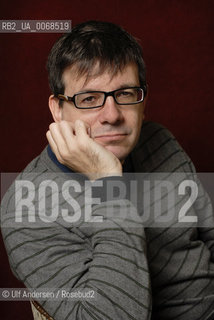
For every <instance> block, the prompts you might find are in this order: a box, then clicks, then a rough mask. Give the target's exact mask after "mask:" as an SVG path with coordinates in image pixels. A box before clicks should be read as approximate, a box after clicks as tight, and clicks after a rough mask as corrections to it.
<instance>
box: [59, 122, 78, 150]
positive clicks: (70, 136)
mask: <svg viewBox="0 0 214 320" xmlns="http://www.w3.org/2000/svg"><path fill="white" fill-rule="evenodd" d="M59 126H60V132H61V135H62V137H63V139H64V143H65V144H66V146H67V148H68V149H69V150H70V148H71V147H72V145H74V142H75V132H74V125H73V124H72V122H68V121H64V120H63V121H61V122H60V123H59Z"/></svg>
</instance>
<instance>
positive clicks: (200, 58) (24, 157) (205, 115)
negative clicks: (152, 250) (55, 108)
mask: <svg viewBox="0 0 214 320" xmlns="http://www.w3.org/2000/svg"><path fill="white" fill-rule="evenodd" d="M213 12H214V2H213V1H212V0H210V1H209V0H205V1H201V0H188V1H186V0H164V1H163V0H162V1H161V0H156V1H155V0H147V1H144V0H139V1H135V2H134V1H125V0H118V1H115V0H102V1H100V0H90V1H86V0H85V1H83V0H78V1H57V0H52V1H42V0H37V1H28V2H27V1H26V0H21V1H10V2H9V1H8V2H7V3H6V1H5V2H4V3H3V2H1V4H0V19H17V20H19V19H23V20H29V19H52V20H54V19H68V20H72V22H73V24H77V23H79V22H82V21H85V20H89V19H98V20H106V21H112V22H115V23H118V24H120V25H122V26H123V27H124V28H125V29H127V30H128V31H130V32H131V33H132V34H133V35H135V36H136V37H137V38H139V39H141V43H142V46H143V51H144V58H145V61H146V64H147V72H148V83H149V98H148V102H147V119H152V120H154V121H157V122H160V123H162V124H164V125H165V126H166V127H168V128H169V129H170V130H171V131H172V132H173V134H174V135H175V136H176V137H177V139H178V140H179V142H180V143H181V144H182V146H183V147H184V149H185V150H186V151H187V153H188V154H189V155H190V157H191V158H192V160H193V162H194V163H195V165H196V168H197V170H198V171H207V172H209V171H214V152H213V134H212V132H213V125H214V123H213V115H214V109H213V107H214V104H213V102H214V98H213V82H214V81H213V80H214V68H213V57H214V41H213V35H214V20H213ZM58 36H59V34H51V33H50V34H48V33H47V34H44V33H37V34H17V33H16V34H0V72H1V77H0V90H1V108H0V112H1V116H0V121H1V125H0V130H1V157H0V169H1V172H16V171H20V170H22V169H23V168H24V167H25V166H26V165H27V163H28V162H29V161H30V160H31V159H33V158H34V157H35V156H36V155H37V154H39V153H40V151H41V150H42V149H43V147H44V146H45V145H46V143H47V142H46V138H45V132H46V130H47V128H48V125H49V123H50V122H51V117H50V114H49V110H48V104H47V100H48V96H49V94H50V91H49V87H48V82H47V72H46V69H45V64H46V59H47V55H48V52H49V50H50V48H51V47H52V45H53V43H54V41H55V40H56V39H57V38H58ZM0 250H1V251H0V255H1V257H0V259H1V260H0V261H1V282H0V287H20V284H19V283H18V282H17V281H16V280H15V278H14V277H13V276H12V274H11V272H10V270H9V265H8V262H7V257H6V253H5V250H4V247H3V245H2V244H1V247H0ZM1 304H2V308H1V319H5V320H7V319H14V318H15V319H21V320H22V319H23V320H24V319H32V316H31V312H30V308H29V305H28V303H24V302H4V303H3V302H2V303H1ZM17 313H18V315H17V316H15V315H16V314H17Z"/></svg>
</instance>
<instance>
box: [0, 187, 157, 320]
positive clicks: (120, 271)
mask: <svg viewBox="0 0 214 320" xmlns="http://www.w3.org/2000/svg"><path fill="white" fill-rule="evenodd" d="M97 190H98V189H97ZM100 190H101V189H100ZM83 193H84V192H82V193H80V194H78V197H76V198H75V199H74V198H73V202H72V210H71V206H70V212H68V211H67V212H68V215H67V220H66V219H63V215H62V216H61V217H58V218H57V219H55V220H53V221H51V222H49V223H47V222H44V221H42V219H41V208H40V211H39V209H38V203H39V201H41V198H39V196H38V198H37V200H35V201H34V202H32V207H31V210H30V216H31V218H32V217H33V216H34V213H35V216H36V221H35V222H29V211H28V212H27V211H26V212H25V210H26V208H23V210H24V214H23V216H25V214H26V217H27V218H26V219H24V218H23V221H22V222H21V223H18V222H16V221H15V215H16V214H17V212H16V208H15V205H14V201H15V195H14V194H15V192H14V185H13V186H12V187H11V188H10V190H9V191H8V193H7V194H6V196H5V198H4V200H3V203H2V216H1V227H2V234H3V238H4V242H5V246H6V249H7V253H8V257H9V261H10V264H11V268H12V270H13V272H14V274H15V275H16V276H17V277H18V279H19V280H21V281H22V282H23V283H24V284H25V286H26V287H28V288H34V289H36V288H38V289H44V291H45V290H46V289H47V288H48V289H49V290H52V291H55V292H58V290H61V291H60V292H62V290H63V289H64V290H65V291H66V292H72V291H74V290H91V292H94V293H95V295H94V298H91V299H78V300H77V299H72V298H69V297H66V298H64V299H58V300H56V301H55V300H53V299H49V300H48V299H47V300H45V301H44V300H40V299H38V302H39V303H40V304H41V305H42V307H43V308H44V309H45V310H46V311H47V312H48V313H49V314H50V315H51V316H52V317H53V318H54V319H55V320H61V319H63V320H65V319H87V320H88V319H136V320H137V319H141V320H143V319H150V312H151V310H150V309H151V292H150V279H149V272H148V265H147V257H146V249H145V248H146V240H145V233H144V228H143V224H142V223H141V222H140V221H139V218H138V215H137V213H136V209H135V207H134V206H133V204H132V203H131V202H130V201H129V200H128V199H119V200H115V199H113V200H109V201H101V202H100V203H97V204H93V205H92V206H91V210H92V211H91V219H92V220H91V221H85V216H84V215H83V212H84V210H83V209H85V202H84V201H86V202H87V201H90V199H87V197H86V198H84V199H83ZM96 195H97V196H99V192H98V191H97V193H96ZM40 196H41V195H40ZM55 196H56V195H55ZM61 196H62V195H61V194H60V197H61ZM45 197H46V198H48V196H47V194H46V195H45ZM100 198H102V197H101V196H100ZM35 199H36V196H35ZM81 199H83V200H81ZM61 201H63V200H62V199H60V201H59V203H60V206H59V207H60V208H62V207H63V206H62V202H61ZM64 202H65V201H64ZM34 208H35V211H34V210H33V209H34ZM52 210H54V207H53V206H52ZM78 210H81V214H80V215H79V217H80V219H79V220H78V221H77V222H76V223H69V222H68V221H69V219H71V217H72V215H74V214H77V211H78ZM61 211H62V210H61ZM64 212H66V207H64ZM43 214H44V212H43ZM51 214H52V212H51V209H50V204H48V206H47V208H46V212H45V216H46V217H47V216H49V217H50V215H51ZM83 216H84V217H83ZM43 217H44V216H43ZM97 218H98V220H99V219H100V218H101V220H100V222H96V219H97Z"/></svg>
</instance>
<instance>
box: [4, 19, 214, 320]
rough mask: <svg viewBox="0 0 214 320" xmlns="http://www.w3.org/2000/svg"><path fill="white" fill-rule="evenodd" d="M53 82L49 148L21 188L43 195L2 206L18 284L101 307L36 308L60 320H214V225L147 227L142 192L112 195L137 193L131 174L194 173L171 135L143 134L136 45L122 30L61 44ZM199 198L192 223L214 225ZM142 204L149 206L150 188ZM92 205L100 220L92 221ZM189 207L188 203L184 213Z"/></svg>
mask: <svg viewBox="0 0 214 320" xmlns="http://www.w3.org/2000/svg"><path fill="white" fill-rule="evenodd" d="M48 72H49V82H50V87H51V90H52V92H53V94H52V95H51V96H50V98H49V107H50V110H51V113H52V115H53V119H54V123H52V124H51V125H50V127H49V131H48V132H47V139H48V142H49V146H48V147H47V148H46V149H45V150H44V151H43V152H42V154H41V155H40V156H39V157H37V158H36V159H35V160H33V161H32V162H31V163H30V164H29V165H28V167H27V168H26V169H25V171H24V172H23V173H22V174H21V176H20V177H19V179H22V180H23V181H26V180H31V181H32V182H33V185H32V184H27V186H29V185H30V187H29V189H28V193H25V194H24V196H25V197H30V196H31V195H32V196H31V199H30V200H29V202H28V204H29V203H30V205H28V208H27V209H26V207H27V204H26V203H25V206H21V205H20V202H21V201H23V200H22V198H24V197H22V194H21V193H20V192H19V191H20V189H21V187H20V188H17V184H16V185H12V187H11V188H10V190H9V191H8V193H7V194H6V196H5V198H4V201H3V205H2V207H3V210H2V212H3V214H2V233H3V237H4V241H5V245H6V249H7V252H8V256H9V259H10V263H11V267H12V270H13V271H14V274H15V275H16V276H17V277H18V278H19V279H20V280H21V281H23V282H24V283H25V285H26V286H27V287H29V288H39V289H45V288H51V289H53V290H56V289H63V288H66V289H67V290H70V291H71V290H74V289H81V290H82V289H83V288H87V289H90V290H94V292H95V293H96V297H95V299H91V300H87V299H78V300H74V299H73V300H72V299H68V298H66V297H65V298H64V299H62V300H56V301H53V299H52V300H51V299H49V300H48V299H46V300H45V301H42V300H41V299H39V298H38V299H36V300H37V301H39V302H40V304H41V305H42V306H43V308H44V309H45V310H46V311H47V312H48V313H49V314H50V315H51V316H52V317H53V318H54V319H56V320H57V319H63V320H64V319H159V320H160V319H164V320H165V319H178V320H181V319H182V320H186V319H188V320H196V319H198V320H199V319H200V320H205V319H206V320H208V319H209V320H211V319H213V317H214V252H213V248H214V246H213V244H214V229H213V228H212V226H213V225H211V227H210V228H203V229H202V228H196V226H195V225H192V224H190V226H189V227H188V228H187V227H186V228H184V227H183V228H182V227H178V228H176V227H175V226H177V223H176V221H173V223H174V227H173V228H169V225H167V227H165V228H163V227H162V228H161V227H160V228H154V227H153V228H152V227H150V228H148V226H149V223H144V222H145V219H144V217H145V212H144V209H143V210H142V212H140V211H141V209H142V208H141V205H142V202H141V203H140V205H139V204H138V203H133V202H134V201H132V199H131V195H133V194H135V192H132V187H130V188H129V192H126V193H124V194H123V196H121V194H119V196H118V197H116V196H115V194H114V193H113V192H110V193H109V190H108V186H109V185H108V183H111V182H113V184H114V182H115V181H116V182H117V183H124V185H125V186H127V188H128V182H127V180H126V179H123V178H124V176H125V174H124V172H130V173H132V175H134V174H135V173H137V172H139V173H140V172H141V173H142V172H150V173H151V172H162V173H172V172H179V173H180V172H181V174H182V177H184V178H185V177H188V173H189V172H190V173H191V172H193V173H194V167H193V165H192V163H191V161H190V160H189V158H188V157H187V156H186V154H185V153H184V152H183V150H182V149H181V147H180V146H179V145H178V143H177V142H176V141H175V139H174V138H173V136H172V135H171V134H170V133H169V132H168V131H167V130H166V129H165V128H163V127H162V126H159V125H157V124H154V123H150V122H147V123H145V124H143V126H142V122H143V119H144V108H145V97H146V94H147V86H146V76H145V65H144V61H143V58H142V52H141V48H140V46H139V44H138V43H137V41H136V40H135V39H134V38H133V37H132V36H131V35H129V34H128V33H127V32H125V31H124V30H123V29H122V28H120V27H119V26H117V25H114V24H111V23H106V22H97V21H89V22H86V23H83V24H80V25H78V26H76V27H75V28H74V29H73V31H72V32H71V33H70V34H66V35H64V36H62V37H61V38H60V39H59V40H58V41H57V42H56V44H55V45H54V47H53V48H52V50H51V53H50V55H49V58H48ZM32 174H33V175H32ZM29 176H30V177H31V179H29ZM69 177H72V179H71V178H70V181H69ZM173 179H175V178H174V176H173ZM32 182H31V183H32ZM141 182H142V181H141ZM55 183H56V184H55ZM33 186H36V187H35V189H33V188H34V187H33ZM58 186H60V188H59V189H60V192H58V189H55V187H56V188H57V187H58ZM48 187H49V189H50V190H49V191H48ZM91 187H92V189H93V192H92V191H91ZM30 188H32V189H30ZM35 190H36V191H37V190H39V191H38V196H37V197H34V195H35ZM53 190H54V196H55V198H54V199H55V200H54V201H55V206H53V205H52V202H53V198H52V194H53V192H52V191H53ZM56 190H57V191H56ZM88 190H90V192H89V193H88ZM199 192H200V197H198V198H197V200H196V202H195V203H194V206H192V208H191V212H192V215H193V216H194V217H195V216H196V214H197V215H199V216H206V217H208V218H209V219H211V220H210V221H211V222H213V215H212V213H211V218H210V216H209V215H210V212H211V206H210V203H209V199H208V197H207V195H206V193H204V191H203V189H201V186H200V184H199ZM137 193H139V194H140V197H142V194H143V192H142V189H141V188H138V190H137ZM17 194H18V195H19V197H18V196H17ZM71 195H72V207H71V206H70V207H69V206H68V199H70V198H71ZM92 198H93V199H95V200H93V201H94V202H93V203H92V200H91V199H92ZM97 198H99V200H100V201H97V200H96V199H97ZM17 199H18V200H17ZM65 200H67V201H65ZM43 201H48V204H47V205H46V206H43V205H41V203H43ZM145 202H146V201H145ZM14 203H15V205H14ZM88 203H89V204H90V205H89V207H88V208H89V209H91V212H89V213H88V211H87V210H86V211H85V212H84V213H85V214H83V211H82V209H83V207H84V208H85V207H86V205H87V204H88ZM182 205H183V202H182V201H181V200H180V199H177V202H176V204H175V206H173V207H175V208H176V209H178V208H179V209H181V208H182ZM152 206H153V204H152V205H151V207H152ZM17 208H19V209H17ZM58 208H60V209H61V210H60V212H61V215H60V216H58V211H56V210H55V209H58ZM156 208H157V207H156ZM136 209H138V211H139V212H138V213H139V215H138V214H137V212H136ZM196 209H197V213H196ZM69 210H70V211H69ZM89 211H90V210H89ZM68 212H69V214H68ZM121 212H122V215H121ZM124 212H125V214H124ZM56 213H57V214H56ZM54 214H55V215H54ZM89 216H90V217H89ZM17 217H18V218H17ZM23 217H24V218H26V219H24V218H23ZM15 218H16V219H15ZM22 218H23V219H22ZM14 220H15V222H16V223H15V222H14ZM17 221H19V222H20V221H21V224H20V223H17ZM173 223H172V224H173ZM144 226H146V227H147V228H144ZM151 226H152V224H151ZM150 281H151V284H150Z"/></svg>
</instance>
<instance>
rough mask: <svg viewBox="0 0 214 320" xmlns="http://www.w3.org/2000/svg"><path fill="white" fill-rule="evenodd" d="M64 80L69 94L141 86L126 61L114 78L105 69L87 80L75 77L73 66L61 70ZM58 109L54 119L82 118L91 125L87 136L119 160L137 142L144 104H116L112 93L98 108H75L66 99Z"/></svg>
mask: <svg viewBox="0 0 214 320" xmlns="http://www.w3.org/2000/svg"><path fill="white" fill-rule="evenodd" d="M95 71H96V70H95ZM63 80H64V84H65V92H64V94H65V95H67V96H70V97H72V96H73V95H74V94H75V93H78V92H82V91H93V90H94V91H96V90H98V91H112V90H116V89H120V88H122V87H136V86H139V85H140V83H139V75H138V68H137V66H136V65H135V64H133V63H130V64H127V65H126V67H125V68H124V69H123V70H122V72H118V73H117V74H116V75H115V76H114V77H113V78H112V74H111V73H109V72H107V71H106V72H104V73H103V74H101V75H99V76H94V77H90V78H89V80H87V81H86V76H83V77H81V78H80V77H78V76H77V75H76V73H75V72H74V68H72V67H70V68H67V69H66V70H65V71H64V73H63ZM55 103H56V102H55ZM57 108H58V109H56V108H55V109H56V112H55V115H54V119H55V121H60V120H66V121H70V122H74V121H75V120H77V119H80V120H82V121H84V122H85V123H87V124H88V125H89V126H90V136H91V137H92V138H93V139H94V140H95V141H96V142H97V143H99V144H100V145H102V146H103V147H105V148H106V149H108V150H109V151H111V152H112V153H113V154H114V155H115V156H116V157H117V158H118V159H120V160H121V161H122V160H124V159H125V158H126V157H127V155H128V154H129V153H130V152H131V151H132V149H133V148H134V146H135V145H136V143H137V141H138V138H139V134H140V130H141V125H142V121H143V118H144V103H139V104H136V105H118V104H117V103H116V102H115V101H114V99H113V97H111V96H110V97H107V99H106V102H105V104H104V106H103V107H100V108H97V109H77V108H76V107H75V106H74V105H73V103H69V102H63V106H62V107H59V106H58V104H57ZM52 114H53V109H52Z"/></svg>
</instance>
